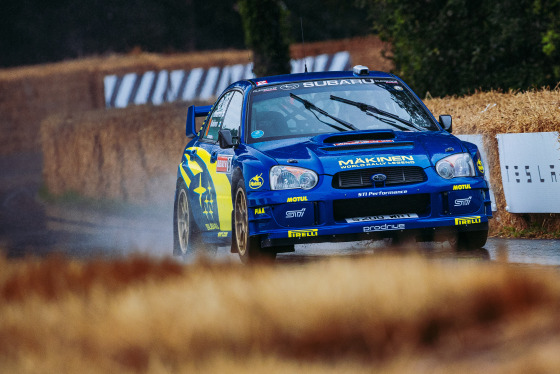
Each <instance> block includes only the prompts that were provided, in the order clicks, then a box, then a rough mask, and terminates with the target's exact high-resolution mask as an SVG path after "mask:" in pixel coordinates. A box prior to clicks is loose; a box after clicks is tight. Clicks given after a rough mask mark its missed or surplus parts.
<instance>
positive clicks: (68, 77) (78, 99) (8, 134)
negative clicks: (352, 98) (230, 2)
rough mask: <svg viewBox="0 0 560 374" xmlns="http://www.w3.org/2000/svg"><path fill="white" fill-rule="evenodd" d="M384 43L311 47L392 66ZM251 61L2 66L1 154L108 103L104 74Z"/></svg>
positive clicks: (230, 55) (220, 57)
mask: <svg viewBox="0 0 560 374" xmlns="http://www.w3.org/2000/svg"><path fill="white" fill-rule="evenodd" d="M384 47H385V44H384V43H382V42H381V41H380V40H379V39H378V38H377V37H374V36H371V37H363V38H355V39H344V40H335V41H329V42H319V43H308V44H306V46H305V48H306V54H307V55H308V56H312V55H318V54H322V53H335V52H339V51H342V50H348V51H350V53H351V55H352V60H353V61H354V62H355V63H361V64H370V65H371V66H372V67H375V69H379V70H389V69H390V68H391V64H390V61H389V60H387V59H385V58H383V57H382V56H381V49H382V48H384ZM291 53H292V56H293V57H294V58H302V57H303V56H304V53H303V48H302V46H301V45H297V44H296V45H293V46H292V51H291ZM251 61H252V55H251V52H250V51H247V50H223V51H203V52H192V53H178V54H172V55H165V54H155V53H146V52H140V53H131V54H128V55H108V56H93V57H88V58H83V59H79V60H71V61H63V62H58V63H52V64H45V65H36V66H25V67H18V68H10V69H0V124H1V126H2V131H1V132H0V154H10V153H15V152H18V151H28V150H32V149H36V148H39V147H40V144H39V135H38V133H39V127H40V123H41V121H42V120H44V119H45V118H46V117H47V116H52V115H55V114H61V115H66V114H70V113H78V112H81V111H88V110H94V109H101V108H103V107H104V106H105V99H104V91H103V78H104V77H105V76H106V75H109V74H118V75H122V74H125V73H131V72H135V73H143V72H146V71H151V70H152V71H159V70H168V71H171V70H177V69H186V70H190V69H193V68H197V67H202V68H208V67H211V66H226V65H234V64H246V63H249V62H251Z"/></svg>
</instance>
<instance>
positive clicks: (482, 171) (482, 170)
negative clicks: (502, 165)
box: [476, 159, 484, 174]
mask: <svg viewBox="0 0 560 374" xmlns="http://www.w3.org/2000/svg"><path fill="white" fill-rule="evenodd" d="M476 166H477V167H478V171H480V174H484V166H483V165H482V161H481V160H480V159H478V162H477V163H476Z"/></svg>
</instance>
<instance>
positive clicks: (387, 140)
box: [334, 139, 395, 146]
mask: <svg viewBox="0 0 560 374" xmlns="http://www.w3.org/2000/svg"><path fill="white" fill-rule="evenodd" d="M394 142H395V141H394V140H392V139H384V140H353V141H350V142H344V143H334V145H335V146H341V145H356V144H375V143H394Z"/></svg>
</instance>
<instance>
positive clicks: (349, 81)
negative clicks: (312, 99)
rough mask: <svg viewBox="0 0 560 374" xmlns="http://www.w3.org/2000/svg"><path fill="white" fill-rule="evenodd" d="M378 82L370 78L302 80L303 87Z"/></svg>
mask: <svg viewBox="0 0 560 374" xmlns="http://www.w3.org/2000/svg"><path fill="white" fill-rule="evenodd" d="M375 83H379V82H378V80H376V79H372V78H364V79H332V80H326V81H313V82H303V87H305V88H311V87H325V86H348V85H356V84H358V85H359V84H375ZM383 83H387V81H383Z"/></svg>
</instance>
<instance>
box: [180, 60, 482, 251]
mask: <svg viewBox="0 0 560 374" xmlns="http://www.w3.org/2000/svg"><path fill="white" fill-rule="evenodd" d="M204 116H205V117H206V119H205V121H204V123H203V124H202V127H201V128H200V131H198V132H197V131H196V130H195V128H196V125H195V118H196V117H204ZM451 130H452V120H451V116H448V115H441V116H440V117H439V122H438V121H436V119H435V118H434V117H433V115H432V114H431V113H430V111H429V110H428V109H427V108H426V106H425V105H424V104H423V103H422V101H421V100H420V99H419V98H418V97H417V95H416V94H414V93H413V91H412V90H411V89H410V88H409V87H408V86H407V85H406V84H405V83H404V82H403V81H402V80H401V79H400V78H398V77H396V76H394V75H391V74H388V73H383V72H374V71H371V72H370V71H369V69H368V68H367V67H364V66H356V67H354V69H353V71H347V72H324V73H303V74H290V75H283V76H273V77H265V78H257V79H248V80H243V81H239V82H236V83H233V84H232V85H230V86H229V87H228V88H227V89H226V90H225V91H224V92H223V93H222V94H221V96H220V97H219V98H218V100H217V101H216V103H215V104H214V105H213V106H199V107H195V106H191V107H189V108H188V112H187V123H186V135H187V136H188V137H192V139H191V140H190V142H189V143H188V144H187V146H186V147H185V150H184V152H183V154H182V158H181V163H180V164H179V167H178V172H177V187H176V193H175V208H174V215H173V218H174V253H175V254H177V255H186V254H189V253H196V252H205V253H208V254H212V253H215V251H216V248H217V246H223V245H231V250H232V252H237V253H239V256H240V257H241V260H242V261H243V262H248V261H251V260H254V259H259V258H269V259H270V258H275V256H276V254H277V253H279V252H287V251H293V250H294V245H295V244H300V243H317V242H332V241H354V240H363V239H375V240H377V239H383V238H392V239H393V240H394V241H399V240H402V239H403V238H407V240H411V238H413V239H415V240H417V241H446V240H447V241H449V242H450V243H452V244H453V245H456V246H457V247H459V248H466V249H473V248H479V247H481V246H483V245H484V244H485V243H486V239H487V236H488V219H489V218H491V215H492V211H491V206H490V204H491V203H490V198H489V192H488V185H487V183H486V181H485V179H484V168H483V166H482V160H481V158H480V153H479V152H478V149H477V147H476V146H475V145H474V144H472V143H468V142H463V141H460V140H459V139H458V138H456V137H455V136H453V135H451Z"/></svg>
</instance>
